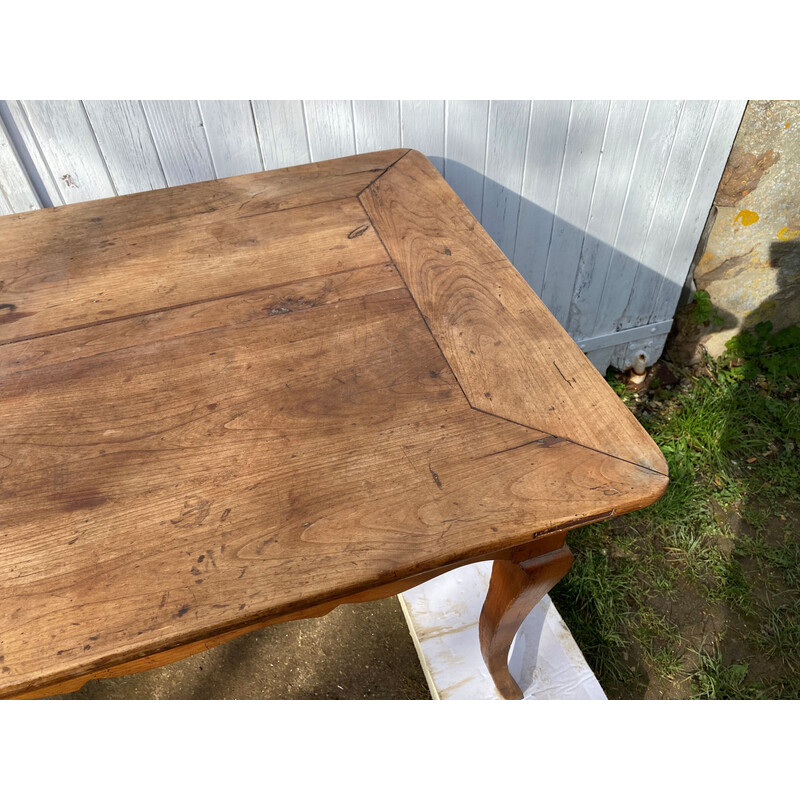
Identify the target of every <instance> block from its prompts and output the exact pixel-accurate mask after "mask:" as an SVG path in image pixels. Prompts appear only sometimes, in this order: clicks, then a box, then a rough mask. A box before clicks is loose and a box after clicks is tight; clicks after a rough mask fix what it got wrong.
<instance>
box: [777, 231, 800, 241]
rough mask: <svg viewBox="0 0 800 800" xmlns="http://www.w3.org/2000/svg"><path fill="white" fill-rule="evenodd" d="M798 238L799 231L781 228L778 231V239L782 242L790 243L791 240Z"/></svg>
mask: <svg viewBox="0 0 800 800" xmlns="http://www.w3.org/2000/svg"><path fill="white" fill-rule="evenodd" d="M798 236H800V230H794V231H793V230H789V228H781V229H780V230H779V231H778V238H779V239H780V240H781V241H782V242H791V241H792V239H796V238H797V237H798Z"/></svg>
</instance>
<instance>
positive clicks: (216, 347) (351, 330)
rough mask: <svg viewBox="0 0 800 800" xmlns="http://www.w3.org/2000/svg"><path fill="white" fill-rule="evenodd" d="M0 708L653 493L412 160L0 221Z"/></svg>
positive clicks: (543, 327)
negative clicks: (0, 703)
mask: <svg viewBox="0 0 800 800" xmlns="http://www.w3.org/2000/svg"><path fill="white" fill-rule="evenodd" d="M0 241H1V242H2V252H0V323H2V324H0V376H2V377H1V378H0V696H2V695H12V694H17V693H21V692H23V691H30V690H34V689H38V688H41V687H46V686H48V685H53V684H56V683H58V682H61V681H65V680H69V679H72V678H75V677H77V676H81V675H87V674H90V673H92V672H94V671H97V670H98V669H101V668H105V667H109V666H113V665H115V664H121V663H124V662H126V661H130V660H133V659H137V658H142V657H145V656H148V655H150V654H153V653H157V652H159V651H162V650H164V649H166V648H172V647H178V646H180V645H185V644H187V643H191V642H196V641H199V640H201V639H205V638H207V637H210V636H214V635H215V634H218V633H222V632H225V631H231V630H233V629H235V628H238V627H242V626H245V625H248V624H253V623H258V622H263V621H269V620H270V619H273V618H277V617H280V616H282V615H286V614H289V613H293V612H296V611H302V610H303V609H309V608H312V607H314V606H318V605H320V604H324V603H326V602H330V601H334V600H337V599H340V598H345V597H347V596H349V595H352V594H355V593H358V592H360V591H363V590H366V589H369V588H370V587H375V586H380V585H382V584H388V583H391V582H393V581H397V580H402V579H405V578H409V577H411V576H415V575H419V574H420V573H424V572H427V571H429V570H435V569H439V568H441V567H446V566H448V565H451V564H455V563H458V562H459V561H464V560H465V559H468V558H474V557H478V556H481V555H483V554H490V553H492V552H496V551H499V550H502V549H503V548H508V547H514V546H517V545H523V544H525V543H527V542H530V541H531V540H532V538H534V537H535V536H536V535H537V534H541V533H542V532H546V531H551V530H554V529H563V528H567V527H574V526H577V525H580V524H583V523H585V522H586V521H588V520H591V519H596V518H603V517H607V516H612V515H615V514H620V513H625V512H627V511H630V510H632V509H634V508H638V507H641V506H644V505H647V504H649V503H651V502H653V501H654V500H656V499H657V498H658V497H659V496H660V495H661V494H662V493H663V491H664V489H665V487H666V484H667V478H666V467H665V463H664V460H663V457H662V456H661V453H660V452H659V450H658V448H657V447H656V446H655V445H654V444H653V442H652V441H651V440H650V438H649V437H648V435H647V434H646V433H645V431H644V430H643V429H642V428H641V427H640V426H639V424H638V423H637V422H636V420H635V419H634V417H633V416H632V415H631V414H630V412H629V411H628V410H627V409H626V408H625V406H624V404H623V403H622V402H621V401H620V400H619V398H617V396H616V395H615V394H614V392H613V391H612V390H611V389H610V388H609V386H608V385H607V384H606V382H605V381H604V380H603V378H602V377H601V376H600V375H599V374H598V373H597V371H596V370H595V369H594V368H593V367H592V366H591V364H590V363H589V361H588V360H587V359H586V357H585V356H584V355H583V354H582V353H581V352H580V350H579V349H578V347H577V346H576V345H575V344H574V343H573V342H572V340H571V339H570V338H569V337H568V336H567V334H566V333H565V332H564V331H563V329H562V328H561V327H560V326H559V324H558V323H557V322H556V321H555V319H554V318H553V317H552V316H551V315H550V313H549V312H548V311H547V309H546V308H545V307H544V305H543V304H542V303H541V301H540V300H539V299H538V298H537V297H536V295H535V294H534V293H533V291H532V290H531V289H530V288H529V287H528V286H527V284H526V283H525V281H524V280H523V279H522V277H521V276H520V275H519V273H517V272H516V270H515V269H514V268H513V266H512V265H511V264H510V263H509V262H508V260H507V259H506V258H505V257H504V256H503V254H502V252H501V251H500V250H499V248H498V247H497V246H496V245H495V244H494V243H493V242H492V240H491V239H490V238H489V236H488V235H487V234H486V233H485V231H483V229H482V228H481V227H480V225H479V224H478V223H477V222H476V220H475V219H474V218H473V217H472V215H471V214H470V213H469V212H468V211H467V209H466V208H465V206H464V205H463V204H462V203H461V202H460V200H459V199H458V198H457V197H456V195H455V194H454V193H453V192H452V190H451V189H450V188H449V187H448V186H447V184H446V183H445V182H444V181H443V179H442V178H441V177H440V176H439V174H438V173H437V171H436V170H435V169H434V167H433V166H432V165H431V164H430V162H429V161H428V160H427V159H426V158H425V157H424V156H423V155H421V154H420V153H418V152H416V151H413V150H412V151H407V150H391V151H384V152H379V153H370V154H365V155H360V156H354V157H351V158H344V159H337V160H334V161H327V162H321V163H316V164H306V165H303V166H298V167H292V168H288V169H282V170H276V171H272V172H262V173H256V174H253V175H244V176H238V177H234V178H227V179H224V180H217V181H209V182H206V183H200V184H192V185H189V186H180V187H174V188H170V189H163V190H159V191H154V192H146V193H142V194H136V195H128V196H123V197H118V198H111V199H108V200H99V201H94V202H89V203H81V204H77V205H72V206H62V207H58V208H52V209H46V210H42V211H34V212H29V213H27V214H20V215H15V216H10V217H3V218H0Z"/></svg>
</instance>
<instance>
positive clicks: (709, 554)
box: [551, 310, 800, 699]
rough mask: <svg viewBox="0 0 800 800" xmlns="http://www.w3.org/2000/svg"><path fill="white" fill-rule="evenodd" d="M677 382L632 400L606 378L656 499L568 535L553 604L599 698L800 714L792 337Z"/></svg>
mask: <svg viewBox="0 0 800 800" xmlns="http://www.w3.org/2000/svg"><path fill="white" fill-rule="evenodd" d="M703 313H705V310H703ZM673 369H675V370H677V371H678V372H681V370H680V369H679V368H677V367H674V368H673ZM682 372H683V375H682V377H681V380H680V381H679V383H677V384H676V385H674V386H671V387H664V386H662V385H660V384H659V382H658V381H655V380H654V381H651V382H650V384H649V387H648V388H647V389H643V390H641V391H639V392H637V393H629V392H626V390H625V386H624V384H623V383H622V380H621V377H620V376H619V375H615V374H610V375H609V376H608V379H609V382H610V383H611V385H612V386H613V387H614V388H615V390H616V391H617V392H618V393H619V394H620V395H621V396H622V397H623V399H624V401H625V402H626V404H627V405H628V406H629V407H630V408H631V410H632V411H633V412H634V413H635V414H636V415H637V416H638V418H639V420H640V421H641V422H642V424H643V426H644V427H645V428H646V429H647V430H648V432H649V433H650V435H651V436H652V437H653V439H654V440H655V442H656V443H657V444H658V445H659V447H660V448H661V450H662V451H663V453H664V456H665V458H666V460H667V463H668V465H669V471H670V486H669V488H668V490H667V492H666V494H665V495H664V497H663V498H662V499H661V500H660V501H658V502H657V503H656V504H655V505H653V506H651V507H649V508H646V509H642V510H641V511H638V512H635V513H633V514H629V515H627V516H625V517H622V518H620V519H617V520H612V521H609V522H604V523H598V524H595V525H591V526H587V527H586V528H583V529H581V530H579V531H576V532H574V533H572V534H570V546H571V547H572V549H573V551H574V552H575V556H576V559H575V565H574V566H573V568H572V571H571V572H570V573H569V574H568V575H567V577H566V578H565V579H564V580H563V581H562V582H561V583H560V584H559V585H558V586H557V587H556V588H555V589H554V590H553V591H552V592H551V595H552V597H553V600H554V602H555V603H556V605H557V606H558V608H559V611H560V612H561V614H562V616H563V617H564V619H565V621H566V623H567V625H568V626H569V627H570V629H571V630H572V633H573V635H574V637H575V639H576V641H577V642H578V644H579V645H580V647H581V649H582V650H583V652H584V654H585V656H586V658H587V661H589V663H590V666H591V667H592V668H593V669H594V671H595V673H596V675H597V676H598V679H599V680H600V682H601V684H602V685H603V687H604V689H605V690H606V693H607V694H608V695H609V697H694V698H739V699H742V698H772V697H794V698H800V533H799V532H798V531H799V529H800V503H798V502H795V501H797V500H798V499H799V498H800V458H798V448H800V329H798V328H797V327H796V326H792V327H791V328H788V329H785V330H784V331H780V332H778V333H777V334H773V332H772V330H771V327H770V326H769V324H765V325H761V326H758V327H757V328H756V329H755V330H754V331H752V332H745V333H743V334H740V335H739V336H738V337H735V338H734V339H733V340H732V341H731V342H730V343H729V346H728V351H727V353H726V355H725V356H724V357H723V358H721V359H719V360H718V361H716V362H715V361H711V360H707V361H706V362H705V363H704V364H701V365H698V366H697V367H695V368H692V369H691V370H683V371H682Z"/></svg>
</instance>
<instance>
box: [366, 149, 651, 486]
mask: <svg viewBox="0 0 800 800" xmlns="http://www.w3.org/2000/svg"><path fill="white" fill-rule="evenodd" d="M406 165H408V166H406ZM394 176H398V177H396V178H395V177H394ZM387 181H388V184H386V183H385V182H387ZM384 186H388V195H387V190H386V189H384V188H382V187H384ZM357 196H358V199H359V202H360V203H361V205H362V207H363V209H364V213H365V214H366V215H367V217H368V218H369V220H370V221H371V223H372V225H373V227H374V229H375V232H376V234H377V236H378V239H379V241H380V243H381V245H382V246H383V248H384V249H385V250H386V253H387V256H388V257H389V258H390V259H391V260H392V263H393V264H394V266H395V268H396V269H397V271H398V273H399V274H400V276H401V277H402V279H403V282H404V283H405V285H406V288H407V289H408V291H409V293H410V294H411V296H412V298H413V299H414V303H415V304H416V305H417V308H418V310H419V312H420V315H421V316H422V319H423V320H424V321H425V324H426V326H427V328H428V331H429V333H430V334H431V336H432V337H433V338H434V340H436V342H437V344H438V345H439V348H440V350H441V352H442V354H443V355H444V357H445V360H446V361H447V362H448V363H449V364H450V367H451V369H452V371H453V374H454V376H455V378H456V380H457V381H458V383H459V385H460V386H461V388H462V391H463V392H464V395H465V397H466V398H467V400H468V402H469V404H470V406H471V407H472V408H473V409H475V410H476V411H482V412H483V413H485V414H488V415H490V416H495V417H497V418H499V419H504V420H506V421H509V422H514V423H516V424H519V425H524V426H526V427H529V428H531V429H533V430H539V431H541V432H543V433H549V434H550V435H552V436H556V437H558V438H561V439H564V440H566V441H569V442H571V443H573V444H576V445H578V446H580V447H584V448H586V449H588V450H594V451H595V452H598V453H602V454H604V455H607V456H609V457H612V458H617V459H620V460H622V461H626V462H627V463H630V464H633V465H635V466H637V467H641V468H643V469H646V470H648V471H650V472H652V473H654V474H656V475H660V476H663V477H666V464H665V462H664V458H663V454H662V453H661V452H660V450H658V448H657V447H656V446H655V444H654V443H653V442H652V439H650V437H649V436H648V435H647V433H646V431H644V429H643V428H642V427H641V425H640V424H639V423H638V421H637V420H636V419H635V417H633V415H632V414H631V412H630V411H629V410H628V409H627V408H626V407H625V406H624V404H623V403H622V401H621V400H620V399H619V398H618V397H617V396H616V395H615V394H614V393H613V390H611V389H610V387H608V385H607V384H606V383H605V381H604V379H603V378H602V376H600V375H599V374H598V373H596V371H595V370H594V367H592V366H591V364H590V362H589V361H588V359H587V358H586V356H585V354H583V353H582V352H581V351H580V349H579V348H578V346H577V345H576V344H575V343H574V342H573V341H572V340H571V339H570V338H569V336H568V334H566V332H565V331H564V330H563V328H561V327H560V326H559V325H558V323H557V322H556V321H555V319H554V318H552V315H551V314H550V313H549V311H548V310H547V309H546V307H545V306H544V305H543V304H542V302H541V300H540V299H538V298H537V297H536V295H535V294H533V293H532V290H530V287H529V286H528V284H527V283H525V282H524V280H523V279H522V278H521V276H520V275H519V273H518V272H517V271H516V269H515V268H514V266H513V265H512V264H511V262H510V261H508V259H507V258H505V256H503V254H502V252H500V251H499V249H498V248H497V245H496V244H495V243H494V242H493V240H492V239H491V237H489V235H488V234H487V233H486V232H485V231H484V229H483V228H482V227H481V226H480V223H479V222H478V221H477V220H476V219H475V217H474V216H473V215H472V214H470V213H469V210H468V209H466V207H465V206H464V204H463V203H462V202H461V200H460V199H459V198H458V196H457V195H456V194H455V193H454V192H453V190H452V188H451V187H449V186H448V185H447V184H446V183H445V182H444V180H443V179H442V178H441V176H440V175H439V173H438V172H436V170H435V168H434V167H433V165H432V164H431V163H430V161H429V160H428V159H427V158H426V157H425V156H424V155H423V154H421V153H419V152H417V151H414V150H409V151H408V153H406V154H405V155H404V156H402V157H401V158H400V159H398V160H397V161H396V162H395V164H394V165H393V166H392V167H390V168H389V169H387V170H386V172H384V173H383V175H381V176H380V177H379V178H377V179H376V180H375V181H373V182H372V183H371V184H370V186H369V187H367V188H365V189H363V190H361V191H360V192H359V193H358V195H357ZM365 201H366V202H365ZM396 206H397V207H396ZM417 220H424V222H423V223H418V222H417ZM385 225H390V226H392V230H391V233H392V236H393V239H392V241H393V246H392V247H389V245H388V244H387V239H386V231H385V228H384V226H385ZM425 225H427V228H426V227H425ZM407 237H408V241H406V239H407ZM420 242H421V244H419V243H420ZM445 243H446V244H447V247H445V246H444V245H445ZM451 247H452V248H453V251H455V252H454V253H453V252H451V249H450V248H451ZM426 248H427V249H426ZM440 248H441V249H440ZM440 254H441V255H440ZM495 254H496V255H497V256H498V257H496V258H493V257H492V256H493V255H495ZM444 256H447V257H448V258H450V257H451V256H455V260H454V261H452V262H448V261H447V259H444ZM482 256H483V257H482ZM492 264H501V265H505V266H506V267H508V269H506V270H502V269H499V272H498V275H497V278H496V279H495V278H494V277H492V276H493V273H482V270H483V268H484V267H487V266H488V265H492ZM438 268H441V270H442V272H439V269H438ZM485 280H492V281H494V280H496V281H497V283H496V285H494V286H489V285H488V284H486V283H485V282H484V281H485ZM437 281H438V283H439V284H440V285H441V284H442V281H444V286H443V288H441V289H439V288H438V286H437ZM412 284H413V287H412ZM476 286H477V287H478V288H477V290H476V288H475V287H476ZM437 292H438V293H437ZM459 292H460V294H459ZM476 292H477V293H476ZM495 294H496V296H495ZM528 294H532V295H533V296H532V297H531V298H530V301H528V298H527V295H528ZM459 300H460V303H461V305H458V303H459ZM476 300H477V301H478V302H477V304H476V303H475V301H476ZM422 301H425V304H426V309H423V307H422V305H421V302H422ZM447 303H449V304H450V305H447ZM454 303H455V304H456V305H455V306H454V305H453V304H454ZM465 303H466V304H467V306H466V308H467V310H468V311H469V309H470V308H472V309H474V310H476V313H477V314H478V316H477V317H476V320H477V322H475V321H474V320H472V319H470V321H469V322H468V323H467V325H469V326H472V335H473V336H477V337H478V339H475V345H473V346H474V347H475V350H476V351H477V350H479V349H480V348H479V347H478V342H479V341H480V337H481V336H483V337H484V338H485V337H486V336H487V335H489V334H491V335H492V336H494V337H498V339H499V340H498V341H495V346H497V345H500V344H501V343H503V342H502V341H501V340H502V339H505V338H507V335H510V336H511V339H510V340H509V342H508V346H507V347H504V348H502V349H501V351H498V355H499V358H497V359H494V358H492V357H489V358H488V359H487V358H484V357H482V356H481V357H480V358H479V359H474V360H472V361H470V358H469V356H470V355H471V356H475V355H476V353H475V352H474V351H473V350H472V349H470V350H469V355H467V353H466V349H467V345H466V344H465V342H466V340H459V339H457V338H452V337H450V333H451V332H452V331H455V330H456V328H455V327H454V326H453V325H452V323H450V322H448V323H447V325H449V326H450V327H446V326H445V327H443V325H445V323H444V315H446V314H447V313H448V311H449V312H450V313H451V314H452V313H453V312H454V310H458V312H459V314H461V313H462V312H461V309H462V308H464V304H465ZM443 304H444V305H443ZM487 305H488V306H489V307H490V311H489V313H488V316H487V314H486V312H482V311H481V308H482V307H485V306H487ZM426 310H429V311H431V312H432V313H434V319H433V322H431V321H430V320H429V318H428V315H427V314H426V313H425V311H426ZM482 313H483V316H481V314H482ZM534 313H538V314H539V318H537V317H532V316H530V315H531V314H534ZM436 314H438V315H439V316H436ZM493 314H494V315H495V316H496V315H497V314H500V315H501V319H500V320H499V321H498V320H496V319H495V316H492V315H493ZM473 316H474V314H473ZM439 317H442V319H439ZM486 320H488V321H486ZM437 322H440V323H441V324H438V325H437ZM504 323H505V325H504ZM479 326H482V328H486V329H487V330H486V331H483V330H482V328H481V327H479ZM493 326H494V327H493ZM434 328H437V331H436V332H434ZM465 330H469V328H465ZM540 330H541V333H543V334H544V338H543V339H542V340H541V346H539V339H538V338H537V337H538V334H539V333H540ZM487 331H488V332H487ZM437 333H438V334H440V335H443V336H444V337H445V339H446V341H444V342H440V341H439V337H438V336H437ZM501 334H506V335H501ZM461 335H462V333H459V336H461ZM448 337H450V338H448ZM451 338H452V340H451ZM470 344H472V342H470ZM515 350H516V351H517V352H516V353H515V352H514V351H515ZM520 350H521V351H522V352H521V353H520ZM448 354H449V356H448ZM528 354H530V358H529V359H528V360H527V361H526V356H527V355H528ZM559 355H560V356H561V359H560V360H561V361H562V364H561V366H559V363H557V360H556V359H558V358H559ZM515 357H516V361H514V358H515ZM476 361H477V366H473V365H475V362H476ZM504 361H505V363H504ZM564 362H566V363H564ZM515 363H519V364H521V365H523V366H524V367H525V370H526V372H527V374H526V375H523V374H521V373H519V372H515V371H514V364H515ZM551 364H552V366H551ZM487 369H488V370H489V374H488V375H487V374H486V370H487ZM476 370H477V371H476ZM565 370H567V373H566V375H565ZM549 372H552V373H553V374H554V377H556V379H557V377H558V376H560V377H561V379H563V381H565V382H566V384H567V386H569V388H570V390H574V389H575V388H576V386H578V385H579V384H578V381H580V382H581V384H582V387H581V389H582V391H583V393H584V395H586V393H587V392H588V393H590V396H591V397H592V398H596V400H597V402H594V403H592V402H591V401H590V400H589V399H588V398H587V397H585V396H580V397H576V396H574V395H573V396H570V395H569V392H567V391H566V389H565V388H562V389H561V390H560V392H559V390H558V389H553V390H550V389H549V388H547V389H545V391H544V392H543V391H542V390H541V389H540V390H539V392H538V394H537V393H536V392H535V391H531V389H533V387H535V386H537V382H538V384H539V386H541V382H542V380H547V376H548V373H549ZM556 373H557V375H556ZM567 375H569V376H570V377H567ZM464 379H466V380H467V383H468V385H464ZM529 387H530V388H529ZM476 392H477V393H480V394H482V395H483V397H485V398H487V401H488V402H486V401H484V400H483V397H481V396H479V395H478V394H476ZM594 392H597V394H594ZM498 395H499V397H498ZM559 395H560V397H559ZM553 397H555V398H557V402H554V401H553V400H552V398H553ZM545 401H546V403H552V405H551V407H550V409H549V412H554V413H553V414H552V415H550V414H549V413H548V410H547V409H546V408H545V405H546V403H545ZM498 403H499V405H501V406H503V407H504V408H505V413H498V411H497V410H495V408H494V406H495V405H497V404H498ZM487 405H489V406H491V408H486V406H487ZM559 405H560V410H559V411H556V410H555V408H554V406H559ZM509 412H511V413H509ZM514 417H519V418H514ZM539 417H541V418H542V419H543V420H546V419H552V420H553V421H554V422H556V423H557V424H556V425H555V426H554V427H550V426H548V425H547V424H540V423H539V420H538V418H539ZM595 420H597V422H595ZM598 423H599V424H598ZM559 428H560V430H559ZM571 429H574V430H575V432H579V433H580V434H581V435H580V436H578V437H576V436H574V435H571V434H570V430H571ZM584 437H586V438H585V440H584Z"/></svg>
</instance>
